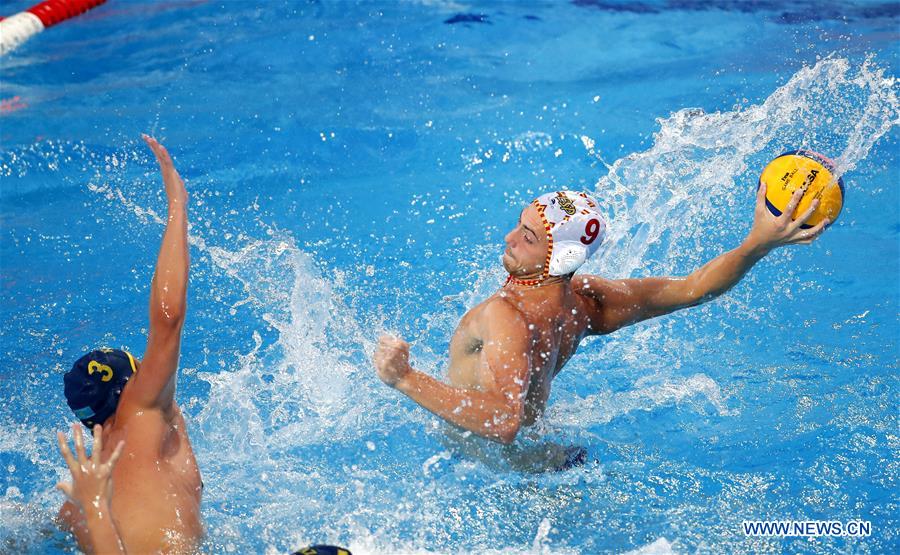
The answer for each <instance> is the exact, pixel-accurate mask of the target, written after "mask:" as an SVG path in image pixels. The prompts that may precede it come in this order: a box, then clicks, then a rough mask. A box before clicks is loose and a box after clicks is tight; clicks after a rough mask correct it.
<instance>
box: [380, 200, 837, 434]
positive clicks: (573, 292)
mask: <svg viewBox="0 0 900 555" xmlns="http://www.w3.org/2000/svg"><path fill="white" fill-rule="evenodd" d="M765 189H766V188H765V187H761V188H760V190H759V192H758V193H757V199H756V211H755V216H754V223H753V227H752V229H751V230H750V233H749V235H748V236H747V238H746V239H745V240H744V242H743V243H742V244H741V245H740V246H739V247H738V248H736V249H734V250H731V251H729V252H726V253H724V254H722V255H720V256H718V257H716V258H715V259H713V260H712V261H710V262H709V263H707V264H706V265H704V266H703V267H701V268H699V269H697V270H695V271H694V272H692V273H691V274H690V275H689V276H687V277H661V278H657V277H650V278H640V279H621V280H609V279H605V278H602V277H600V276H591V275H578V276H577V277H573V276H574V272H575V271H576V270H577V269H578V268H579V267H580V266H581V265H582V264H584V262H585V261H586V260H587V259H588V258H590V257H591V255H593V254H594V253H596V252H597V250H598V248H599V247H600V243H601V242H602V241H603V235H604V231H605V228H606V225H605V223H604V220H603V217H602V215H601V214H600V212H599V204H598V202H597V200H595V199H594V198H593V197H591V196H590V195H588V194H585V193H581V192H573V191H555V192H552V193H547V194H544V195H541V196H540V197H538V198H536V199H535V200H534V201H533V202H531V203H530V204H529V205H528V206H526V207H525V209H523V210H522V213H521V215H520V216H519V221H518V223H517V224H516V226H515V227H514V228H513V230H512V231H510V232H509V233H508V234H507V235H506V238H505V241H506V249H505V251H504V252H503V256H502V257H501V260H502V263H503V266H504V267H505V268H506V271H507V272H508V273H509V277H508V278H507V280H506V283H505V284H504V285H503V287H502V288H500V289H499V290H498V291H497V292H496V293H494V294H493V295H492V296H491V297H489V298H488V299H486V300H485V301H483V302H482V303H480V304H478V305H477V306H475V307H474V308H472V309H471V310H470V311H469V312H467V313H466V314H465V315H464V316H463V317H462V319H461V320H460V323H459V326H458V327H457V329H456V332H455V333H454V335H453V338H452V339H451V341H450V368H449V371H448V378H449V382H450V383H449V384H447V383H444V382H442V381H439V380H437V379H435V378H433V377H431V376H429V375H427V374H425V373H422V372H419V371H417V370H414V369H413V368H412V367H411V366H410V364H409V345H408V344H407V343H406V342H405V341H403V340H401V339H399V338H395V337H390V336H383V337H381V338H380V340H379V345H378V348H377V350H376V352H375V356H374V363H375V368H376V371H377V372H378V376H379V377H380V378H381V379H382V381H384V382H385V383H386V384H388V385H390V386H392V387H394V388H396V389H398V390H400V391H402V392H403V393H405V394H406V395H408V396H409V397H410V398H411V399H412V400H414V401H415V402H417V403H418V404H420V405H422V406H423V407H424V408H426V409H428V410H430V411H431V412H433V413H435V414H436V415H438V416H440V417H441V418H443V419H444V420H446V421H448V422H450V423H452V424H454V425H455V426H457V427H459V428H462V429H463V430H465V431H468V432H472V433H474V434H476V435H478V436H481V437H484V438H487V439H490V440H494V441H497V442H500V443H503V444H511V443H512V442H513V441H514V440H515V438H516V436H517V434H518V433H519V430H520V429H521V428H522V427H525V426H530V425H532V424H534V423H535V421H536V420H537V419H538V418H539V417H540V416H541V414H543V412H544V409H545V407H546V404H547V399H548V397H549V396H550V384H551V381H552V380H553V378H554V377H555V376H556V374H557V373H559V371H560V370H561V369H562V367H563V365H565V363H566V362H567V361H568V360H569V358H570V357H571V356H572V355H573V354H575V350H576V349H577V347H578V344H579V343H580V342H581V340H582V339H583V338H584V337H586V336H588V335H602V334H607V333H611V332H613V331H615V330H617V329H619V328H622V327H624V326H628V325H630V324H633V323H636V322H639V321H641V320H646V319H648V318H654V317H656V316H661V315H663V314H668V313H670V312H673V311H675V310H678V309H680V308H685V307H689V306H695V305H697V304H700V303H702V302H706V301H708V300H711V299H713V298H715V297H717V296H719V295H721V294H722V293H724V292H726V291H728V290H729V289H731V288H732V287H733V286H734V285H735V284H737V283H738V282H739V281H740V279H741V278H742V277H743V276H744V274H745V273H747V271H749V270H750V268H751V267H753V265H754V264H755V263H756V262H757V261H759V260H760V259H761V258H762V257H764V256H765V255H766V254H767V253H768V252H769V251H771V250H772V249H774V248H776V247H779V246H781V245H787V244H794V243H809V242H810V241H812V240H813V239H815V238H816V237H817V236H818V235H819V234H820V233H821V232H822V229H823V228H822V226H817V227H816V228H814V229H812V230H804V229H802V227H801V226H802V224H803V223H804V222H805V221H806V220H808V219H809V217H810V216H811V215H812V211H813V210H814V209H815V205H814V206H812V207H811V208H810V209H809V210H807V211H805V212H804V213H803V214H801V215H800V216H799V217H798V218H797V219H796V220H792V219H791V216H790V215H791V214H792V213H793V212H794V209H795V208H796V207H797V205H798V203H799V202H800V199H801V197H802V191H800V190H799V189H798V192H797V193H796V194H794V196H793V198H791V201H790V204H789V205H788V207H787V209H786V210H785V212H784V214H783V215H781V216H777V217H776V216H773V215H772V214H771V213H769V211H768V210H767V209H766V205H765Z"/></svg>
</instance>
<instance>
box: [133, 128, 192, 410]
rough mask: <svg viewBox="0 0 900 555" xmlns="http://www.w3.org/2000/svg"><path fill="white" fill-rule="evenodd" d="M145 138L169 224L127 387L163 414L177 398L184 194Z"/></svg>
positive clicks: (183, 299)
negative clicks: (143, 339)
mask: <svg viewBox="0 0 900 555" xmlns="http://www.w3.org/2000/svg"><path fill="white" fill-rule="evenodd" d="M143 138H144V141H145V142H146V143H147V145H148V146H149V147H150V149H151V150H152V151H153V154H154V155H155V156H156V160H157V161H158V162H159V168H160V171H161V172H162V177H163V183H164V184H165V188H166V198H167V200H168V221H167V223H166V230H165V233H164V234H163V239H162V246H161V247H160V249H159V255H158V257H157V260H156V271H155V272H154V275H153V281H152V283H151V285H150V333H149V336H148V338H147V349H146V351H145V352H144V359H143V360H142V361H141V368H140V371H139V372H138V373H137V374H136V375H135V377H134V378H133V379H132V382H133V384H131V385H130V386H129V388H130V389H132V393H131V398H132V399H134V400H135V401H136V402H137V403H138V404H139V405H141V406H145V407H148V408H159V409H163V410H167V409H169V408H170V407H171V406H172V402H173V401H174V399H175V380H176V373H177V370H178V355H179V352H180V349H181V329H182V326H183V324H184V316H185V312H186V309H187V282H188V267H189V264H190V258H189V256H188V241H187V227H188V221H187V191H186V190H185V188H184V181H183V180H182V179H181V176H180V175H178V171H177V170H176V169H175V165H174V164H173V163H172V158H171V157H170V156H169V153H168V151H167V150H166V148H165V147H164V146H162V145H161V144H159V143H158V142H156V140H155V139H153V138H152V137H148V136H146V135H144V136H143Z"/></svg>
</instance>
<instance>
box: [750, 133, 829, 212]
mask: <svg viewBox="0 0 900 555" xmlns="http://www.w3.org/2000/svg"><path fill="white" fill-rule="evenodd" d="M834 171H835V169H834V162H832V161H831V160H829V159H828V158H826V157H825V156H822V155H821V154H819V153H817V152H813V151H811V150H794V151H791V152H785V153H784V154H782V155H781V156H779V157H778V158H776V159H774V160H772V161H771V162H769V165H768V166H766V167H765V169H764V170H763V172H762V175H761V176H760V177H759V185H760V186H761V185H762V184H763V183H765V184H766V206H767V207H768V208H769V211H770V212H772V214H774V215H776V216H780V215H781V213H782V212H784V208H785V207H786V206H787V203H788V201H790V200H791V195H793V194H794V191H795V190H796V189H797V188H798V187H805V188H806V193H804V194H803V198H802V199H800V204H798V205H797V209H796V210H794V213H793V214H791V218H796V217H797V216H798V215H799V214H803V213H804V212H805V211H806V209H807V208H809V206H810V204H812V201H813V200H814V199H819V207H818V208H817V209H816V211H815V212H813V215H812V216H810V218H809V219H808V220H807V221H806V223H805V224H803V226H801V227H803V228H810V227H814V226H815V225H817V224H818V223H819V222H821V221H822V220H824V219H825V218H828V219H829V220H831V222H832V223H834V221H835V220H836V219H837V217H838V214H840V213H841V208H842V207H843V205H844V181H843V180H842V179H840V178H837V177H835V175H834Z"/></svg>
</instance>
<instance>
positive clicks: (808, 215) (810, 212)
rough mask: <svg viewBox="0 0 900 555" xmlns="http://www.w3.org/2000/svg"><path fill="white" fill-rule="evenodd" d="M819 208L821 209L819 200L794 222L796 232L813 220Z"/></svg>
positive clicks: (814, 201) (813, 202) (811, 204)
mask: <svg viewBox="0 0 900 555" xmlns="http://www.w3.org/2000/svg"><path fill="white" fill-rule="evenodd" d="M818 207H819V199H815V200H813V201H812V203H810V205H809V208H807V209H806V210H805V211H804V212H803V214H800V216H799V217H798V218H797V219H796V220H794V223H793V224H792V225H793V229H794V230H797V229H800V227H801V226H802V225H803V224H805V223H806V222H807V221H809V219H810V218H812V215H813V214H815V212H816V208H818Z"/></svg>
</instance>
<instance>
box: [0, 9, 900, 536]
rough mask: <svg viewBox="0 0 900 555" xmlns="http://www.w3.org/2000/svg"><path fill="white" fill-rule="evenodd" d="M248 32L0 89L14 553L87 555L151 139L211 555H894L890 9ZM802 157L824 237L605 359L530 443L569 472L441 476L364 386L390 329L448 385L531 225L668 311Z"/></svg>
mask: <svg viewBox="0 0 900 555" xmlns="http://www.w3.org/2000/svg"><path fill="white" fill-rule="evenodd" d="M30 4H31V2H30V1H28V2H23V1H20V0H14V1H12V2H5V3H4V4H3V5H2V9H3V10H5V12H6V13H5V14H4V15H8V14H10V13H14V12H15V11H18V10H20V9H23V8H25V7H27V6H28V5H30ZM251 4H252V3H250V2H237V1H227V2H222V1H219V2H204V1H190V0H183V1H179V0H173V1H168V2H159V3H150V2H146V3H140V2H124V1H119V0H110V1H109V2H108V3H107V4H106V5H104V6H102V7H100V8H98V9H97V10H95V11H93V12H91V13H90V14H87V15H86V16H83V17H81V18H79V19H76V20H72V21H70V22H67V23H65V24H62V25H60V26H58V27H55V28H52V29H50V30H47V31H46V32H45V33H43V34H41V35H39V36H37V37H35V38H33V39H32V40H31V41H29V42H28V43H27V44H25V45H24V46H23V47H21V48H20V49H19V50H17V51H15V52H14V53H13V54H11V55H9V56H7V57H5V58H3V59H2V60H0V64H2V73H0V99H4V100H5V99H11V98H14V97H18V99H17V100H16V101H15V102H14V103H10V104H9V106H10V107H9V108H8V109H6V110H4V111H3V112H2V113H0V218H2V219H0V287H2V299H3V300H2V303H0V321H2V327H0V341H2V353H3V355H4V360H5V364H3V365H0V398H2V399H3V403H2V405H0V417H2V421H3V422H4V426H3V432H2V433H0V551H2V552H12V553H19V552H29V553H48V552H72V551H73V550H74V548H73V546H72V542H71V541H70V540H69V539H68V538H66V537H65V536H63V535H62V534H60V533H58V532H55V531H54V528H53V526H52V524H51V519H52V516H53V515H54V514H55V511H56V510H57V508H58V506H59V505H60V503H61V498H60V495H59V494H58V493H57V492H55V491H53V485H54V484H55V483H56V481H58V480H59V479H61V478H64V477H65V475H66V474H65V471H64V470H65V469H64V466H63V464H62V461H61V459H60V458H59V456H58V454H57V453H56V448H55V442H54V436H53V434H54V431H55V430H58V429H63V428H64V426H65V425H66V423H67V422H69V421H71V420H72V415H71V414H70V413H69V411H68V408H67V407H66V404H65V401H64V399H63V397H62V380H61V377H62V374H63V372H65V371H66V370H67V369H68V367H69V366H70V365H71V363H72V361H73V360H74V359H75V358H76V357H77V356H78V355H79V354H80V353H82V352H83V351H85V350H87V349H88V348H89V347H91V346H97V345H110V346H115V347H120V346H121V347H129V348H131V349H132V350H134V351H136V352H138V353H140V352H141V351H142V349H143V345H144V343H143V341H144V336H145V333H146V326H147V321H146V304H147V296H148V283H149V279H150V276H151V273H152V265H153V263H154V261H155V255H156V249H157V247H158V244H159V239H160V236H161V232H162V223H161V219H160V214H162V213H164V210H165V206H164V202H163V197H162V196H161V195H162V188H161V184H160V179H159V177H158V175H157V171H156V168H155V166H154V164H153V163H152V161H151V158H150V157H149V156H148V152H147V151H146V149H145V148H144V146H143V145H142V144H140V142H139V133H141V132H148V133H152V134H154V135H156V136H157V137H158V138H160V140H161V141H163V142H164V144H166V145H167V146H168V147H169V149H170V150H171V152H172V153H173V155H174V157H175V159H176V163H177V165H178V167H179V168H180V170H181V173H182V175H183V176H184V177H185V178H186V180H187V183H188V189H189V191H190V194H191V206H190V218H191V222H192V226H191V231H190V235H191V242H192V245H193V249H192V269H191V271H192V277H191V289H190V293H189V295H190V307H189V313H188V323H187V327H186V330H185V337H184V343H183V352H182V357H181V364H182V369H181V376H180V379H179V390H178V401H179V403H180V404H181V406H182V407H183V409H184V411H185V414H186V416H187V418H188V421H189V425H190V433H191V437H192V439H193V442H194V448H195V450H196V453H197V457H198V461H199V464H200V467H201V469H202V472H203V477H204V481H205V482H206V491H205V493H204V499H203V514H204V517H205V521H206V526H207V531H208V540H207V542H206V544H205V545H204V551H205V552H208V553H232V552H233V553H284V552H287V551H289V550H290V549H294V548H297V547H299V546H301V545H304V544H307V543H314V542H320V541H329V542H335V543H340V544H344V545H347V546H348V547H350V548H352V549H353V551H354V553H464V552H465V553H469V552H476V553H491V552H494V553H501V552H502V553H623V552H640V553H660V552H661V553H668V552H674V553H761V552H766V553H771V552H791V553H834V552H848V553H896V552H898V551H900V530H898V518H897V514H898V495H897V491H898V489H897V482H898V460H900V459H898V451H900V439H898V437H900V434H898V406H900V405H898V392H900V384H898V377H897V376H898V343H897V340H898V301H900V219H898V207H900V198H898V182H900V156H898V138H900V135H898V128H897V124H898V122H900V104H898V100H897V93H898V89H900V86H898V82H897V81H896V80H895V79H894V77H893V76H894V75H896V74H897V70H898V61H900V60H898V46H897V45H898V24H900V8H898V7H897V4H896V3H886V2H852V3H848V2H811V1H809V2H807V1H801V2H790V3H783V4H782V3H780V2H729V1H722V2H712V3H709V2H689V1H688V2H675V1H665V2H663V1H651V0H646V1H644V2H617V1H608V2H601V1H596V2H594V1H587V0H578V1H575V2H563V1H559V2H539V1H531V2H521V3H513V2H478V1H464V0H457V1H452V0H448V1H438V0H433V1H427V0H420V1H407V2H387V1H384V2H375V1H372V2H312V1H310V2H275V1H272V2H259V3H257V5H251ZM460 20H462V21H460ZM453 21H456V22H453ZM796 147H809V148H814V149H815V150H818V151H820V152H823V153H826V154H828V155H830V156H832V157H834V158H836V159H837V161H838V164H839V167H840V169H841V171H842V172H845V173H844V181H845V184H846V203H845V207H844V212H843V213H842V215H841V217H840V219H839V221H838V222H837V223H836V225H834V226H833V227H832V228H831V229H829V230H828V232H827V233H825V235H824V236H823V237H822V238H821V239H820V240H819V241H818V242H816V243H815V244H813V245H811V246H808V247H796V248H786V249H782V250H780V251H777V252H775V253H773V254H772V255H770V256H769V257H768V258H767V259H765V260H764V261H763V262H761V263H760V264H759V265H758V266H757V267H756V268H755V269H754V270H753V271H752V272H751V274H750V275H749V276H748V277H747V279H745V281H744V282H743V283H741V284H740V285H739V286H738V287H736V288H735V289H734V290H733V291H731V292H730V293H728V294H727V295H726V296H725V297H723V298H721V299H719V300H718V301H716V302H714V303H711V304H708V305H704V306H702V307H699V308H694V309H690V310H687V311H683V312H682V313H679V314H675V315H671V316H668V317H665V318H662V319H659V320H656V321H652V322H647V323H644V324H641V325H638V326H635V327H633V328H629V329H626V330H622V331H619V332H617V333H615V334H613V335H610V336H606V337H601V338H596V339H594V340H591V341H588V342H586V343H585V344H584V345H583V346H582V348H581V350H580V352H579V354H578V355H577V356H576V357H574V358H573V359H572V361H571V362H570V363H569V364H568V366H567V367H566V369H565V370H564V371H563V372H562V373H561V375H560V376H559V377H558V378H557V380H556V382H555V384H554V389H553V393H552V396H551V403H550V407H551V408H550V411H549V414H548V415H547V416H546V418H545V419H544V421H542V422H541V424H540V428H541V431H542V433H543V434H545V436H546V437H548V438H549V439H551V440H554V441H557V442H561V443H575V444H579V445H583V446H585V447H586V448H587V450H588V453H589V458H590V459H591V461H592V462H590V463H588V464H587V465H585V466H583V467H580V468H577V469H573V470H570V471H566V472H561V473H549V474H538V475H535V474H525V473H520V472H515V471H513V470H511V469H504V468H499V469H497V468H493V467H488V466H486V465H485V464H483V463H481V462H478V461H476V460H466V459H462V458H459V457H451V456H450V454H449V452H448V451H447V448H446V447H445V445H444V443H443V442H442V438H443V431H442V427H441V426H440V425H439V424H438V422H437V420H436V419H435V418H434V417H432V416H430V415H429V414H428V413H426V412H425V411H424V410H422V409H419V408H417V407H416V406H415V405H414V404H413V403H412V402H410V401H409V400H407V399H405V398H403V397H402V396H401V395H399V394H398V393H396V392H395V391H392V390H390V389H389V388H387V387H385V386H384V385H383V384H381V382H380V381H379V380H378V379H377V377H376V376H375V374H374V371H373V370H372V367H371V364H370V363H369V357H370V355H371V353H372V350H373V347H374V342H375V340H376V338H377V336H378V334H379V333H381V332H382V331H385V330H390V331H393V332H395V333H397V334H400V335H402V336H403V337H405V338H407V339H408V340H410V341H412V342H413V349H412V350H413V359H414V364H415V365H416V366H417V367H419V368H420V369H422V370H424V371H427V372H430V373H433V374H435V375H438V376H440V375H443V373H444V371H445V364H446V361H447V353H446V347H447V342H448V340H449V337H450V334H451V333H452V331H453V329H454V326H455V324H456V323H457V321H458V319H459V317H460V316H461V315H462V314H463V313H464V311H465V310H466V309H467V308H470V307H471V306H473V305H474V304H475V303H477V302H478V301H479V300H481V299H483V298H484V297H486V296H487V295H488V294H490V293H491V292H492V291H493V290H495V289H496V287H498V285H499V284H500V283H502V279H503V277H504V276H503V274H502V271H501V268H500V266H499V264H498V262H497V257H498V255H499V253H500V252H501V249H502V240H503V236H504V233H505V232H506V231H507V229H508V228H509V226H511V225H512V223H513V222H514V220H515V218H516V217H517V214H518V211H519V210H520V208H521V207H522V206H523V204H524V203H526V202H527V201H529V200H530V199H531V198H532V197H534V196H536V195H537V194H539V193H540V192H543V191H546V190H548V189H551V188H555V187H562V186H567V187H573V188H574V187H581V188H584V189H587V190H591V191H594V193H595V194H596V195H597V196H598V198H600V199H602V201H603V204H604V210H605V212H606V214H607V216H608V217H609V220H610V233H609V237H608V240H607V242H606V243H605V245H604V247H603V248H602V249H601V251H600V253H599V255H598V256H597V257H596V258H595V259H594V260H592V261H591V262H589V263H588V265H587V266H586V267H585V269H584V271H587V272H590V273H599V274H601V275H604V276H608V277H612V278H620V277H628V276H632V277H640V276H649V275H667V274H686V273H688V272H690V271H691V270H692V269H694V268H695V267H697V266H698V265H700V264H702V263H703V262H705V261H706V260H708V259H709V258H711V257H713V256H715V255H717V254H719V253H720V252H723V251H724V250H726V249H729V248H732V247H734V246H736V245H737V244H739V242H740V241H741V239H742V237H743V236H744V234H745V233H746V232H747V231H748V229H749V226H750V222H751V219H752V209H753V198H754V189H755V185H756V179H757V176H758V174H759V172H760V170H761V169H762V167H763V166H764V165H765V163H766V161H768V160H769V159H770V158H772V157H774V156H775V155H777V154H779V153H781V152H783V151H785V150H791V149H794V148H796ZM750 519H772V520H776V519H777V520H781V519H793V520H805V519H819V520H840V521H845V522H846V521H850V520H855V519H860V520H866V521H870V522H871V523H872V534H871V536H869V537H866V538H827V537H826V538H814V539H802V538H789V539H778V538H748V537H745V536H744V535H743V533H742V531H741V522H742V521H744V520H750Z"/></svg>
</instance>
